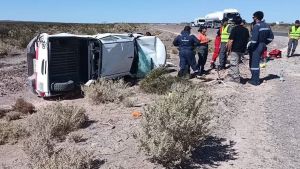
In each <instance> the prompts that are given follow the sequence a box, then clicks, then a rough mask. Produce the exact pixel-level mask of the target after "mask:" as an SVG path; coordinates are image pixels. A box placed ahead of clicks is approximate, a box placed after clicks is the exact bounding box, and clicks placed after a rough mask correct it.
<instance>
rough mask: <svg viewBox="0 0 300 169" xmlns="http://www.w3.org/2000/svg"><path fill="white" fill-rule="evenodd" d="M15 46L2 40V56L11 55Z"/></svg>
mask: <svg viewBox="0 0 300 169" xmlns="http://www.w3.org/2000/svg"><path fill="white" fill-rule="evenodd" d="M13 50H14V47H13V46H11V45H9V44H7V43H5V42H3V41H1V40H0V58H1V57H4V56H7V55H9V54H10V53H11V52H12V51H13Z"/></svg>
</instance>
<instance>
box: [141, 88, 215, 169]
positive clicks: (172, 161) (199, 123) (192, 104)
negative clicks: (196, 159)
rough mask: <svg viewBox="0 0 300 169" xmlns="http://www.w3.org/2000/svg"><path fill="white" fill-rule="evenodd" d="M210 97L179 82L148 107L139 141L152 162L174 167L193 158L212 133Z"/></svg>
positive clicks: (200, 90)
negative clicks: (191, 156) (193, 153)
mask: <svg viewBox="0 0 300 169" xmlns="http://www.w3.org/2000/svg"><path fill="white" fill-rule="evenodd" d="M211 119H212V104H211V97H210V95H209V94H208V93H207V92H206V91H205V89H204V88H202V87H201V88H200V87H198V86H194V85H187V84H181V83H177V84H175V85H173V87H172V90H171V92H170V93H169V94H168V95H165V96H163V97H162V98H161V99H158V100H157V101H155V102H154V103H153V104H152V105H149V106H147V107H146V108H145V111H144V114H143V119H142V123H141V124H142V132H141V134H140V137H139V140H140V143H141V148H143V149H144V150H145V151H146V152H147V154H148V155H150V156H151V158H152V160H153V161H155V162H158V163H161V164H163V165H164V166H166V167H174V166H176V165H179V164H181V163H182V162H184V161H185V160H188V159H189V158H190V154H191V151H192V150H193V149H194V148H195V147H197V146H199V145H201V143H202V142H203V141H204V140H205V138H206V137H207V136H208V135H209V133H210V121H211Z"/></svg>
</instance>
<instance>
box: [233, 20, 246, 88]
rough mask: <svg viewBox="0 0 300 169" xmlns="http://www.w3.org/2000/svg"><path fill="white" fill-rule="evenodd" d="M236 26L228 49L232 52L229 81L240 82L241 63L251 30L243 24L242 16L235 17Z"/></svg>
mask: <svg viewBox="0 0 300 169" xmlns="http://www.w3.org/2000/svg"><path fill="white" fill-rule="evenodd" d="M234 23H235V25H236V26H235V27H234V28H232V30H231V33H230V35H229V42H228V51H229V53H230V56H229V59H230V68H229V72H228V77H229V79H228V80H229V81H233V82H237V83H240V78H241V77H240V71H239V63H240V60H241V58H242V57H244V53H245V52H246V49H247V43H248V41H249V37H250V35H249V30H248V29H247V28H246V27H245V26H244V24H242V23H243V22H242V18H241V17H239V16H238V17H236V18H234Z"/></svg>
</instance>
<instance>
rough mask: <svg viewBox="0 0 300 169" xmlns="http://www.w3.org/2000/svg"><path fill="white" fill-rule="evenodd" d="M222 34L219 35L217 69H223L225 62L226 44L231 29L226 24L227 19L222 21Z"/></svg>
mask: <svg viewBox="0 0 300 169" xmlns="http://www.w3.org/2000/svg"><path fill="white" fill-rule="evenodd" d="M222 25H223V26H222V34H221V51H220V55H219V62H220V65H219V69H225V67H226V62H227V52H228V50H227V43H228V41H229V35H230V32H231V29H232V26H231V25H230V24H228V18H224V19H223V20H222Z"/></svg>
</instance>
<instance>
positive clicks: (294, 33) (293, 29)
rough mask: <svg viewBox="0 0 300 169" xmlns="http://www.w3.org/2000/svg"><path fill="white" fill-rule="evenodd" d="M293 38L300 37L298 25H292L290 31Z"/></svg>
mask: <svg viewBox="0 0 300 169" xmlns="http://www.w3.org/2000/svg"><path fill="white" fill-rule="evenodd" d="M290 38H291V39H300V27H298V28H297V29H296V26H292V31H291V32H290Z"/></svg>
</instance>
